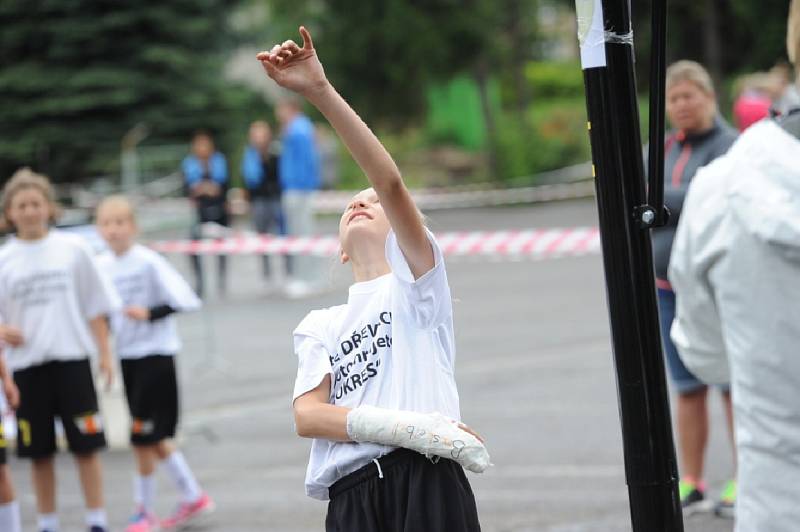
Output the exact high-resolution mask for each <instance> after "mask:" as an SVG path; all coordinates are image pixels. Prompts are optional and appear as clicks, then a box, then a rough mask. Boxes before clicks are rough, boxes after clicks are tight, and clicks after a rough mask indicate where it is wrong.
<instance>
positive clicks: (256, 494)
mask: <svg viewBox="0 0 800 532" xmlns="http://www.w3.org/2000/svg"><path fill="white" fill-rule="evenodd" d="M429 223H430V225H431V228H432V229H433V230H434V231H453V230H479V229H481V230H500V229H523V228H530V227H571V226H584V225H595V224H596V223H597V217H596V211H595V207H594V203H593V200H574V201H564V202H555V203H549V204H540V205H536V206H529V207H515V208H484V209H465V210H451V211H440V212H433V213H430V220H429ZM320 227H321V229H320V231H321V232H323V233H331V232H333V231H335V227H336V220H335V219H333V218H325V219H323V220H321V221H320ZM186 232H187V231H180V232H173V233H171V234H163V233H162V234H159V235H152V236H158V237H169V236H184V235H185V234H186ZM170 259H171V260H172V261H173V263H174V264H176V265H177V266H178V267H179V268H180V269H181V271H182V272H184V274H186V275H189V273H190V270H189V268H188V258H186V257H170ZM206 262H207V266H216V264H213V262H214V261H213V260H212V259H211V258H209V259H207V260H206ZM279 262H280V261H278V263H279ZM260 268H261V263H260V259H259V258H257V257H236V258H233V259H232V260H231V265H230V272H229V274H230V279H229V289H228V293H227V295H226V296H225V297H220V296H218V295H217V294H216V291H215V290H214V287H213V284H212V286H210V290H209V292H208V293H209V296H208V299H207V301H206V306H205V308H204V310H203V311H201V312H197V313H194V314H186V315H181V316H179V318H178V319H179V327H180V331H181V334H182V337H183V340H184V349H183V351H182V352H181V354H180V355H179V357H178V364H179V374H180V379H181V387H182V400H183V418H182V420H183V423H182V430H181V434H180V438H179V440H180V445H181V447H182V449H183V451H184V453H185V454H186V456H187V459H188V462H189V464H190V465H191V466H192V467H193V469H194V470H195V472H196V474H197V476H198V478H199V480H200V482H201V484H202V485H203V487H204V488H205V489H206V490H207V491H208V493H209V494H211V496H212V497H213V498H214V499H215V501H216V503H217V511H216V512H215V513H214V514H212V515H210V516H208V518H207V519H205V520H204V521H203V522H202V523H198V524H197V525H196V526H193V527H192V529H193V530H208V531H211V530H215V531H216V530H218V531H226V532H227V531H276V532H300V531H303V532H305V531H319V530H323V529H324V527H323V522H324V515H325V510H326V505H325V504H324V503H321V502H319V501H315V500H313V499H309V498H308V497H306V496H305V495H304V491H303V477H304V473H305V466H306V463H307V458H308V451H309V447H310V442H309V441H307V440H303V439H300V438H299V437H297V436H296V435H295V434H294V432H293V423H292V416H291V404H290V402H291V391H292V385H293V382H294V375H295V371H296V361H295V357H294V355H293V353H292V343H291V331H292V330H293V328H294V326H295V325H296V324H297V323H298V322H299V321H300V320H301V319H302V318H303V316H304V315H305V314H306V313H307V312H308V311H309V310H311V309H314V308H319V307H324V306H329V305H333V304H338V303H341V302H342V301H344V299H345V298H346V288H347V286H348V284H349V283H350V276H349V272H348V271H347V269H346V268H345V267H341V266H337V265H336V263H335V261H332V260H329V261H324V260H323V261H321V264H320V269H319V271H320V272H321V279H324V281H325V286H326V288H325V290H324V291H323V292H321V293H318V294H316V295H314V296H312V297H308V298H305V299H301V300H292V299H287V298H285V297H284V296H282V295H281V294H280V293H279V292H278V291H276V290H275V289H274V285H273V284H271V283H269V282H266V281H265V280H264V279H263V278H262V277H261V270H260ZM209 273H210V272H209ZM448 273H449V278H450V282H451V287H452V293H453V296H454V299H455V304H454V308H455V323H456V337H457V349H458V358H457V364H456V377H457V381H458V384H459V390H460V395H461V408H462V415H463V418H464V420H465V421H466V422H467V423H468V424H470V425H471V426H473V427H474V428H475V429H477V430H478V431H479V432H481V433H482V434H483V435H484V436H485V438H486V440H487V446H488V448H489V450H490V452H491V455H492V459H493V462H494V464H495V467H493V468H491V469H490V470H489V471H488V472H486V473H484V474H483V475H475V474H472V473H469V474H468V478H469V479H470V481H471V483H472V487H473V490H474V492H475V496H476V500H477V503H478V510H479V513H480V517H481V523H482V527H483V530H485V531H488V532H501V531H502V532H511V531H515V532H521V531H549V532H556V531H558V532H594V531H597V532H601V531H602V532H617V531H620V532H621V531H628V530H631V525H630V514H629V509H628V502H627V501H628V500H627V489H626V485H625V477H624V472H623V468H622V441H621V433H620V424H619V416H618V406H617V396H616V385H615V379H614V368H613V361H612V355H611V343H610V339H609V328H608V315H607V311H606V303H605V286H604V282H603V271H602V261H601V258H600V256H598V255H595V256H586V257H579V258H561V259H553V260H545V261H526V260H522V261H508V260H487V259H458V260H452V261H449V262H448ZM207 277H208V279H210V280H212V281H213V278H214V276H213V275H207ZM116 394H117V395H116V397H114V396H113V394H112V397H110V398H107V399H106V400H105V402H106V404H108V405H111V406H109V407H108V410H107V412H106V414H107V417H111V416H114V417H119V418H120V420H121V417H122V416H121V415H120V411H121V408H120V407H119V404H121V403H120V402H119V391H117V392H116ZM114 404H116V405H117V406H114ZM108 422H109V423H112V424H113V420H111V419H109V420H108ZM730 455H731V453H730V446H729V444H728V442H727V437H726V435H725V429H724V418H723V414H722V409H721V406H720V403H719V400H718V398H717V397H716V394H715V398H714V400H713V402H712V431H711V441H710V444H709V450H708V453H707V480H708V483H709V486H710V490H709V493H710V494H712V495H714V494H716V493H717V492H718V491H719V490H720V489H721V487H722V484H723V483H724V482H725V480H726V479H727V478H728V477H729V476H730V474H731V473H730V472H731V467H732V466H731V462H732V459H731V456H730ZM10 463H11V468H12V474H13V476H14V479H15V483H16V485H17V489H18V492H19V498H20V501H21V504H22V511H23V522H24V523H25V527H26V528H25V529H26V530H34V528H33V526H34V516H35V506H34V497H33V493H32V490H31V486H30V481H29V473H28V466H27V464H25V463H24V462H21V461H20V460H18V459H16V458H11V459H10ZM103 463H104V467H105V485H106V490H105V491H106V498H107V509H108V512H109V516H110V519H111V522H112V525H113V529H114V530H123V529H124V524H125V521H126V519H127V517H128V515H129V514H130V512H131V510H132V503H131V498H132V489H133V487H132V471H133V457H132V455H131V454H130V452H129V451H128V450H126V449H125V448H115V449H112V450H109V451H107V452H105V453H104V454H103ZM57 464H58V472H57V474H58V498H59V514H60V516H61V519H62V529H63V530H66V531H72V530H83V529H84V527H83V510H82V508H83V505H82V498H81V496H80V491H79V489H78V481H77V476H76V472H75V468H74V467H73V463H72V460H71V458H70V457H69V455H67V454H66V453H62V454H60V455H59V457H58V462H57ZM176 502H177V495H176V492H175V490H174V489H173V488H172V486H171V485H170V484H169V479H168V477H167V476H166V474H165V473H164V472H163V471H161V472H159V499H158V505H157V510H158V512H159V513H160V514H162V515H163V514H166V513H168V512H169V511H170V510H171V509H172V508H173V506H174V505H175V504H176ZM731 530H732V521H729V520H723V519H718V518H715V517H714V516H712V515H711V514H709V513H703V514H700V515H696V516H692V517H688V518H686V531H687V532H701V531H702V532H723V531H724V532H729V531H731Z"/></svg>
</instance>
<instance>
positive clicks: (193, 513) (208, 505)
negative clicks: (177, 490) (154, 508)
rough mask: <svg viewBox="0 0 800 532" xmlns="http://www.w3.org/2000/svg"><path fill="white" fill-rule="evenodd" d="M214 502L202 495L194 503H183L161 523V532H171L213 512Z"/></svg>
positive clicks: (204, 494)
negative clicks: (168, 531) (163, 531)
mask: <svg viewBox="0 0 800 532" xmlns="http://www.w3.org/2000/svg"><path fill="white" fill-rule="evenodd" d="M214 508H215V506H214V501H212V500H211V497H209V496H208V495H207V494H206V493H203V494H202V495H201V496H200V498H199V499H197V500H196V501H195V502H183V503H181V504H180V505H178V509H177V510H175V513H174V514H173V515H172V516H171V517H168V518H166V519H164V520H163V521H161V529H162V530H173V529H176V528H178V527H181V526H183V525H185V524H186V523H188V522H189V521H191V520H193V519H195V518H196V517H199V516H201V515H203V514H207V513H211V512H213V511H214Z"/></svg>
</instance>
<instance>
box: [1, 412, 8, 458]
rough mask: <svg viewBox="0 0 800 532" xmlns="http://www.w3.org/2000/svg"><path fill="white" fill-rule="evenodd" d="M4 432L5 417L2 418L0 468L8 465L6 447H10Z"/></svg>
mask: <svg viewBox="0 0 800 532" xmlns="http://www.w3.org/2000/svg"><path fill="white" fill-rule="evenodd" d="M4 432H5V431H4V430H3V417H2V416H0V466H1V465H5V463H6V447H8V440H6V435H5V433H4Z"/></svg>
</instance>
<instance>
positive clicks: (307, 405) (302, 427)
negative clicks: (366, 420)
mask: <svg viewBox="0 0 800 532" xmlns="http://www.w3.org/2000/svg"><path fill="white" fill-rule="evenodd" d="M330 393H331V376H330V375H326V376H325V378H324V379H323V380H322V382H321V383H320V385H319V386H317V387H316V388H314V389H313V390H311V391H308V392H306V393H304V394H303V395H301V396H300V397H298V398H297V399H295V400H294V424H295V426H296V427H297V435H298V436H301V437H303V438H325V439H326V440H333V441H351V440H350V436H348V435H347V414H348V412H350V409H349V408H345V407H343V406H336V405H332V404H330V403H329V402H328V397H330Z"/></svg>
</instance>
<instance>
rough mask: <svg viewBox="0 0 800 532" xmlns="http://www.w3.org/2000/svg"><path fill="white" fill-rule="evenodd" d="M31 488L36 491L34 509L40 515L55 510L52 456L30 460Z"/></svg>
mask: <svg viewBox="0 0 800 532" xmlns="http://www.w3.org/2000/svg"><path fill="white" fill-rule="evenodd" d="M31 473H32V480H33V489H34V491H35V492H36V510H37V511H38V512H39V514H40V515H47V514H54V513H55V511H56V467H55V462H54V459H53V457H52V456H48V457H46V458H34V459H33V460H32V462H31Z"/></svg>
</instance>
